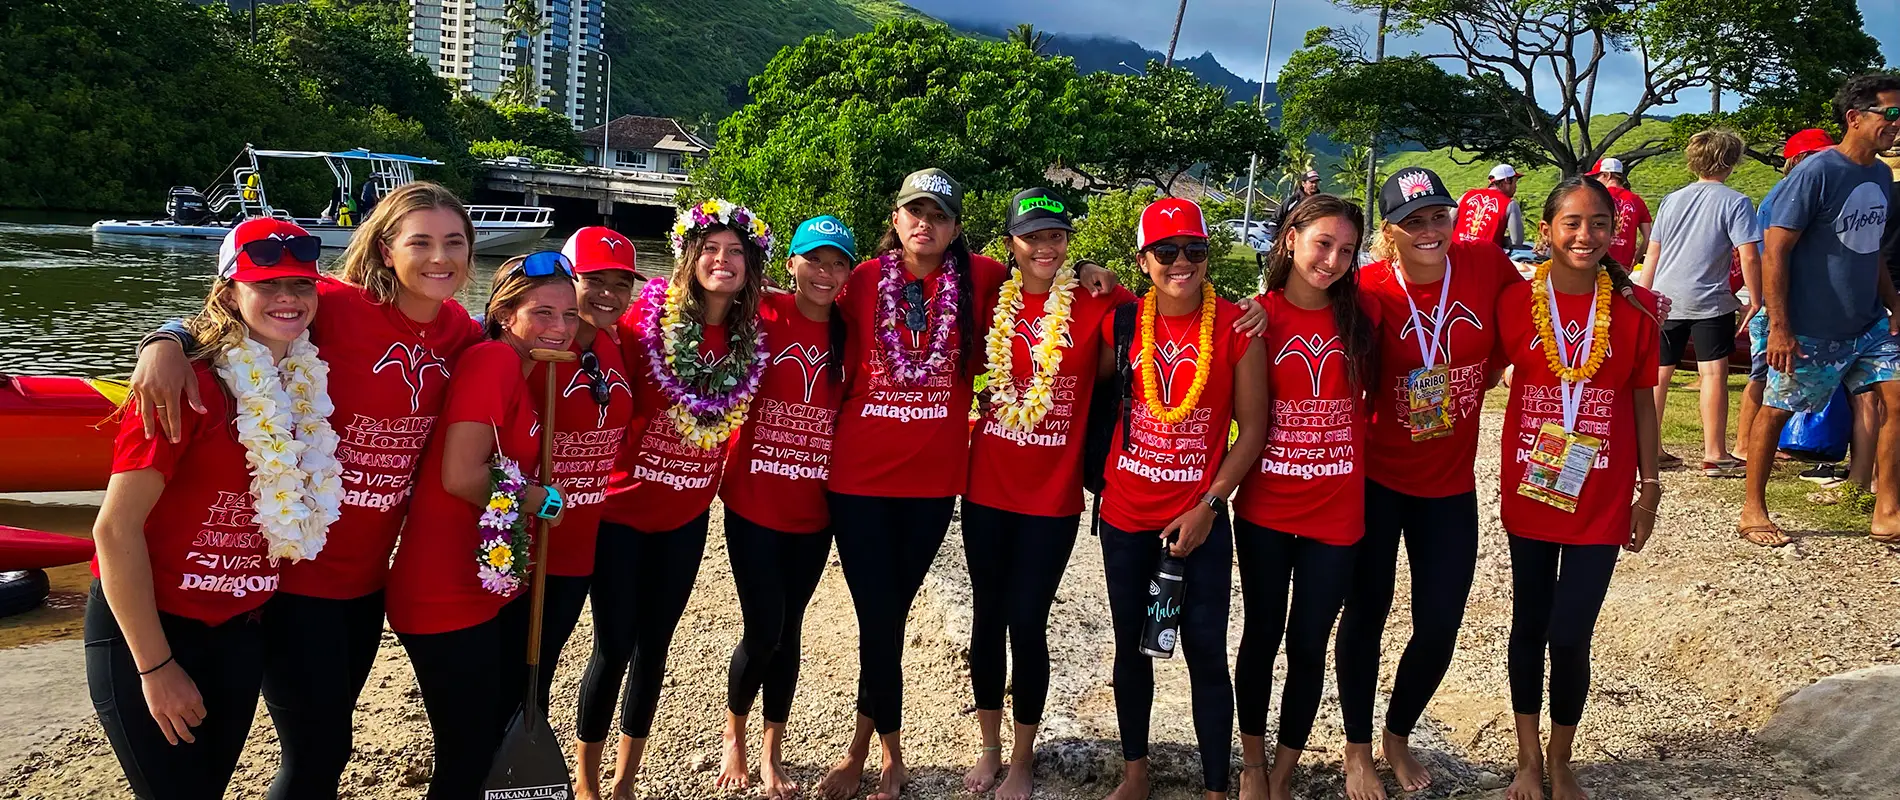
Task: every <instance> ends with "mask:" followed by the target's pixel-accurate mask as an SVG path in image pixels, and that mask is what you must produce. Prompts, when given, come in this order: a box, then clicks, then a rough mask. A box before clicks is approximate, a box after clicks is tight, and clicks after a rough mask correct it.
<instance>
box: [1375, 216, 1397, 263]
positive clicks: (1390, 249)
mask: <svg viewBox="0 0 1900 800" xmlns="http://www.w3.org/2000/svg"><path fill="white" fill-rule="evenodd" d="M1396 224H1398V223H1395V222H1381V223H1379V229H1378V230H1377V231H1374V232H1373V234H1372V257H1373V259H1375V260H1378V261H1391V262H1393V263H1397V262H1398V260H1399V243H1398V240H1396V239H1393V238H1392V226H1393V225H1396Z"/></svg>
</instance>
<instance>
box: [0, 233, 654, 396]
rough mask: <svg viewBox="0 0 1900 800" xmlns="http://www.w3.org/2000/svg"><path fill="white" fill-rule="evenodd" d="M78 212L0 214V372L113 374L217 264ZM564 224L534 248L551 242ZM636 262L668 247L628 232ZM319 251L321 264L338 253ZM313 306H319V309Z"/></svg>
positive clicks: (476, 300) (179, 243)
mask: <svg viewBox="0 0 1900 800" xmlns="http://www.w3.org/2000/svg"><path fill="white" fill-rule="evenodd" d="M77 222H79V220H66V219H61V220H59V221H57V222H39V221H23V220H20V219H18V218H15V219H13V220H11V221H9V220H6V219H0V373H15V374H27V375H91V376H97V375H111V374H116V373H127V372H130V371H131V370H132V366H133V363H134V360H135V356H134V353H133V348H134V347H136V346H137V345H138V341H139V338H140V337H142V336H143V335H144V334H145V333H146V332H147V331H150V330H151V329H152V328H154V327H157V326H158V325H159V324H161V323H163V322H164V321H166V320H168V319H174V318H177V317H181V316H185V315H188V314H192V313H195V312H196V311H197V310H198V309H199V308H200V307H202V306H203V304H204V295H205V290H206V288H207V287H209V286H210V284H211V276H212V273H213V271H214V270H215V268H216V266H217V256H218V243H217V242H215V241H197V240H183V239H163V238H159V237H149V236H95V235H94V234H93V232H92V230H91V229H90V227H88V224H89V223H88V224H73V223H77ZM564 236H565V234H564V233H563V234H559V235H550V236H549V237H548V238H546V239H543V240H541V242H540V244H539V245H538V247H537V248H535V249H539V248H547V249H556V248H559V247H560V245H561V241H562V237H564ZM635 244H636V246H637V247H638V249H639V252H640V266H641V270H642V271H643V272H645V273H646V274H649V275H653V274H664V272H665V270H666V269H667V268H668V264H667V258H668V256H670V255H671V252H670V251H669V250H668V249H667V245H666V243H665V242H663V241H661V240H658V239H636V240H635ZM342 254H343V251H341V250H324V251H323V264H322V266H323V268H324V269H326V270H327V269H329V268H330V267H331V265H332V264H333V263H334V262H335V261H336V260H337V259H338V258H340V257H341V256H342ZM504 258H505V257H504V256H487V255H483V256H478V257H477V258H476V269H475V277H474V279H473V280H471V281H470V282H469V285H468V286H467V287H465V288H464V289H463V290H462V293H461V295H460V298H459V299H460V300H461V301H462V304H463V305H465V306H467V307H469V308H470V309H471V310H474V311H478V312H479V310H480V307H481V304H482V303H484V302H485V301H486V300H487V299H488V284H489V277H490V276H492V275H493V274H494V271H495V269H496V268H497V267H499V266H500V265H501V262H502V261H503V260H504ZM317 313H322V311H321V309H319V311H318V312H317Z"/></svg>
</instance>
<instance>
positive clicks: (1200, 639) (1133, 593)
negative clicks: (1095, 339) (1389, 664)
mask: <svg viewBox="0 0 1900 800" xmlns="http://www.w3.org/2000/svg"><path fill="white" fill-rule="evenodd" d="M1302 207H1304V204H1302ZM1136 238H1137V244H1138V246H1139V248H1140V263H1141V267H1142V269H1143V270H1145V271H1146V272H1147V273H1148V277H1149V279H1150V280H1151V281H1153V282H1154V288H1152V289H1150V290H1149V291H1148V295H1147V297H1146V298H1145V299H1143V300H1142V301H1141V307H1140V311H1141V314H1140V319H1141V321H1140V322H1139V323H1137V325H1136V328H1135V349H1134V351H1133V352H1131V353H1130V356H1129V357H1130V358H1131V359H1134V367H1135V375H1136V380H1135V390H1134V391H1135V397H1134V408H1133V410H1132V411H1131V412H1129V414H1130V420H1129V424H1128V427H1127V431H1126V433H1124V430H1123V428H1122V426H1117V427H1116V431H1115V440H1114V443H1113V445H1112V446H1111V449H1110V450H1109V454H1108V458H1109V461H1108V465H1107V468H1106V477H1107V487H1106V488H1105V489H1104V491H1103V493H1102V531H1101V539H1102V561H1103V566H1104V569H1105V571H1106V573H1107V578H1108V603H1109V613H1110V614H1111V616H1112V617H1113V620H1114V627H1115V716H1116V719H1117V720H1118V721H1119V723H1120V726H1121V740H1122V758H1124V759H1125V760H1126V764H1125V765H1124V766H1123V770H1122V783H1121V785H1120V786H1119V787H1117V788H1116V789H1115V791H1114V793H1113V794H1110V795H1109V797H1110V798H1111V800H1139V799H1140V798H1145V797H1147V796H1148V793H1149V786H1150V784H1149V778H1148V718H1149V715H1150V712H1151V711H1152V705H1153V702H1154V665H1153V663H1152V662H1151V660H1150V658H1149V657H1148V656H1147V655H1144V654H1143V653H1142V651H1141V650H1140V643H1141V631H1142V626H1143V624H1144V620H1145V619H1146V617H1147V609H1148V603H1149V598H1148V585H1149V583H1150V582H1151V581H1152V580H1153V579H1154V576H1155V569H1156V567H1157V566H1158V565H1159V563H1160V561H1161V555H1162V553H1161V551H1162V549H1163V548H1167V549H1168V550H1169V551H1170V552H1171V553H1173V554H1174V555H1175V556H1177V557H1182V558H1185V559H1186V576H1185V580H1184V595H1183V597H1182V609H1181V628H1180V648H1181V650H1182V651H1183V653H1184V654H1185V655H1186V657H1187V667H1188V678H1189V682H1190V684H1191V686H1192V690H1193V713H1194V732H1195V735H1196V738H1198V739H1199V740H1200V751H1201V771H1202V772H1201V777H1202V781H1203V783H1204V787H1205V789H1206V793H1207V797H1208V798H1210V800H1212V799H1213V798H1224V797H1226V796H1227V785H1228V759H1229V754H1230V753H1231V752H1232V751H1231V745H1230V744H1229V742H1230V740H1231V738H1232V736H1233V717H1234V686H1233V684H1232V682H1231V680H1230V678H1229V676H1228V674H1227V621H1228V611H1229V603H1230V594H1229V592H1230V589H1229V587H1230V586H1231V583H1232V578H1231V575H1232V574H1233V566H1232V565H1233V547H1234V539H1233V533H1232V532H1231V530H1230V528H1229V524H1228V521H1227V510H1226V506H1227V502H1226V500H1227V496H1228V495H1229V494H1231V493H1232V492H1233V491H1234V487H1235V486H1237V485H1239V483H1240V480H1241V478H1242V477H1244V476H1245V475H1246V474H1247V472H1248V470H1249V469H1251V468H1252V466H1253V464H1254V463H1255V461H1256V459H1257V458H1258V454H1259V453H1260V451H1261V448H1262V446H1263V445H1264V444H1265V443H1266V434H1267V403H1266V385H1267V383H1266V381H1267V377H1266V356H1265V348H1264V347H1263V346H1261V345H1260V344H1259V343H1258V342H1257V341H1256V340H1255V339H1254V338H1252V337H1250V336H1248V335H1246V334H1242V333H1239V332H1236V331H1235V330H1234V329H1233V324H1232V320H1234V319H1237V318H1238V317H1239V315H1240V312H1239V310H1238V309H1237V308H1235V307H1234V305H1233V304H1232V303H1228V302H1227V301H1225V300H1219V299H1217V298H1215V296H1214V289H1213V286H1212V285H1211V284H1209V283H1208V281H1207V265H1208V264H1207V261H1208V255H1207V253H1208V251H1207V226H1206V224H1205V223H1204V222H1203V221H1202V217H1201V209H1200V207H1199V206H1197V205H1195V204H1194V203H1192V202H1189V201H1186V200H1180V199H1177V198H1166V199H1163V200H1158V201H1156V202H1155V203H1153V204H1151V205H1149V206H1148V208H1147V210H1145V211H1143V212H1142V215H1141V224H1140V226H1139V227H1138V228H1137V234H1136ZM1113 327H1114V318H1113V317H1112V316H1111V317H1108V318H1107V319H1104V320H1103V323H1102V335H1103V338H1104V339H1109V338H1110V337H1112V336H1113V335H1114V334H1113ZM1102 358H1103V360H1104V361H1106V362H1107V363H1103V364H1101V365H1100V371H1101V374H1113V372H1114V368H1115V364H1114V351H1113V349H1112V348H1104V349H1103V355H1102ZM1230 422H1232V423H1237V424H1238V426H1239V436H1238V438H1236V439H1235V440H1234V444H1233V447H1232V448H1231V450H1230V449H1229V448H1228V446H1227V444H1228V441H1227V437H1228V430H1229V423H1230ZM1216 464H1218V465H1219V466H1218V468H1216V467H1215V465H1216ZM1217 470H1218V471H1217Z"/></svg>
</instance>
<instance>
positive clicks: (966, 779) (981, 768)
mask: <svg viewBox="0 0 1900 800" xmlns="http://www.w3.org/2000/svg"><path fill="white" fill-rule="evenodd" d="M1002 769H1003V754H1002V751H1001V748H999V747H985V748H983V751H982V752H980V753H978V754H977V756H976V765H975V766H973V767H970V771H969V772H965V773H963V789H964V790H965V791H967V792H969V793H970V794H982V793H984V792H987V791H989V790H990V789H991V788H993V787H995V786H996V773H997V772H999V771H1001V770H1002Z"/></svg>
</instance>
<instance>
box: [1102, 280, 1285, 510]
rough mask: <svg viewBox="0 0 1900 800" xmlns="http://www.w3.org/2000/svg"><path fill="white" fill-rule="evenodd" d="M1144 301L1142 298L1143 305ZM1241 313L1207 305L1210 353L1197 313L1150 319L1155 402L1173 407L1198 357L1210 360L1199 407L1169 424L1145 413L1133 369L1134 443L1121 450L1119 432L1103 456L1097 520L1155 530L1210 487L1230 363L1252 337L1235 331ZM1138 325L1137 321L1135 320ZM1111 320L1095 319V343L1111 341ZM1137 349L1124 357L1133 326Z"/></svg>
mask: <svg viewBox="0 0 1900 800" xmlns="http://www.w3.org/2000/svg"><path fill="white" fill-rule="evenodd" d="M1142 302H1143V303H1146V302H1147V301H1146V300H1143V301H1142ZM1239 317H1240V309H1239V308H1238V307H1236V306H1235V305H1234V304H1233V303H1229V302H1227V301H1226V300H1216V301H1215V303H1214V331H1213V333H1214V352H1213V353H1211V354H1210V353H1202V352H1201V351H1200V335H1201V331H1200V326H1201V322H1200V320H1201V312H1199V311H1195V312H1194V313H1192V314H1188V315H1186V316H1182V317H1167V316H1160V315H1157V316H1156V317H1155V331H1154V336H1155V340H1156V345H1155V347H1156V356H1155V361H1156V364H1155V370H1156V379H1157V380H1158V382H1159V385H1160V386H1161V387H1162V389H1163V391H1162V398H1161V403H1162V405H1164V406H1168V407H1173V406H1174V405H1176V404H1177V403H1179V402H1180V398H1181V397H1183V396H1184V395H1186V394H1187V391H1188V387H1189V386H1192V385H1193V383H1194V371H1195V369H1196V368H1197V366H1198V365H1199V364H1200V362H1201V360H1202V359H1204V358H1212V359H1214V363H1213V365H1212V366H1211V367H1210V369H1209V373H1208V376H1207V384H1206V386H1205V387H1203V389H1202V390H1201V399H1200V403H1199V404H1198V405H1197V406H1196V407H1195V410H1194V411H1192V412H1190V413H1189V414H1188V416H1187V419H1185V420H1182V421H1181V422H1178V423H1175V424H1173V425H1166V424H1163V423H1161V422H1159V421H1156V420H1155V419H1154V418H1153V417H1150V416H1149V415H1148V393H1147V392H1146V391H1144V390H1143V388H1142V380H1141V368H1140V364H1139V363H1137V364H1136V369H1135V400H1134V409H1133V411H1132V412H1131V413H1130V416H1129V434H1130V437H1131V438H1132V439H1133V440H1134V441H1132V442H1127V443H1126V445H1127V449H1126V450H1124V449H1123V445H1124V442H1123V440H1122V431H1121V426H1120V425H1119V424H1118V425H1116V426H1115V441H1114V443H1113V444H1112V445H1111V446H1110V449H1109V451H1108V466H1107V469H1106V470H1105V475H1106V479H1107V481H1106V487H1105V489H1104V490H1103V493H1102V519H1103V520H1104V521H1106V522H1108V524H1110V525H1113V526H1115V527H1117V528H1120V529H1121V530H1124V531H1131V532H1133V531H1153V530H1160V529H1162V528H1165V527H1167V526H1168V523H1170V522H1173V521H1174V519H1175V518H1176V517H1179V516H1181V514H1183V513H1185V512H1186V511H1187V510H1188V509H1191V508H1193V507H1194V504H1195V503H1198V502H1201V498H1203V497H1206V496H1207V492H1208V489H1209V488H1210V487H1212V486H1213V485H1214V474H1215V473H1217V472H1219V471H1220V462H1221V458H1222V457H1223V456H1224V455H1226V453H1227V434H1228V432H1229V429H1230V428H1231V427H1232V425H1231V423H1232V422H1233V418H1234V365H1235V364H1238V363H1239V362H1240V357H1241V355H1242V354H1243V353H1245V352H1246V349H1247V347H1249V346H1251V345H1252V344H1253V339H1252V338H1251V337H1249V336H1247V335H1246V334H1242V333H1235V332H1234V320H1236V319H1238V318H1239ZM1138 319H1139V318H1138ZM1114 324H1115V317H1114V316H1113V315H1110V316H1109V317H1107V318H1106V319H1104V320H1103V321H1102V331H1101V335H1102V338H1103V339H1104V340H1106V341H1111V342H1112V341H1114V336H1115V331H1114ZM1136 328H1137V330H1136V331H1135V339H1136V343H1137V344H1136V347H1135V348H1134V351H1133V352H1131V353H1129V354H1128V357H1129V358H1130V359H1138V358H1140V357H1141V351H1140V349H1139V342H1140V340H1141V336H1142V332H1141V331H1140V330H1139V328H1140V323H1139V322H1137V323H1136Z"/></svg>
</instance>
